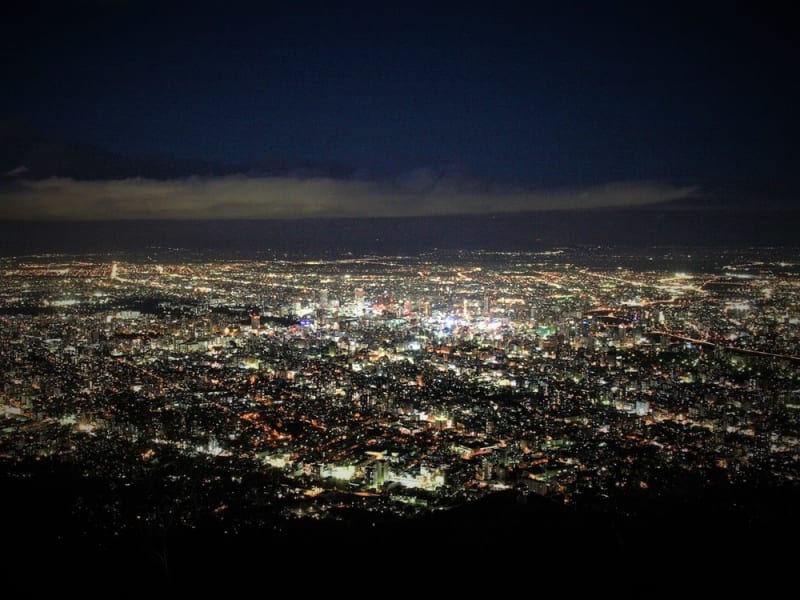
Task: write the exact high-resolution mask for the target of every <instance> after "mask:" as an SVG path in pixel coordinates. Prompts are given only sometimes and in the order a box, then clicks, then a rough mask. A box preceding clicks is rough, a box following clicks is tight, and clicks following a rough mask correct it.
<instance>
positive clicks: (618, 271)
mask: <svg viewBox="0 0 800 600" xmlns="http://www.w3.org/2000/svg"><path fill="white" fill-rule="evenodd" d="M652 254H653V256H649V257H648V256H644V257H643V256H640V255H638V254H634V253H631V254H626V253H625V252H617V251H613V250H611V249H606V248H583V249H581V248H577V249H576V248H561V249H554V250H550V251H542V252H532V253H489V252H456V253H446V252H440V253H435V252H434V253H429V254H423V255H420V256H414V257H388V256H368V257H363V258H352V257H348V258H338V259H328V260H308V259H302V258H297V259H288V258H286V259H264V260H252V261H250V260H248V261H231V260H226V261H205V260H185V257H182V256H181V254H180V253H179V252H167V251H162V252H161V256H159V257H157V258H147V259H141V258H139V259H135V258H132V257H129V258H125V257H117V258H111V257H106V256H97V255H95V256H81V257H75V256H38V257H26V258H20V259H4V260H3V262H2V265H1V267H0V277H2V292H1V293H2V295H1V296H0V302H2V318H1V319H0V356H1V357H2V364H3V365H4V367H3V369H2V385H1V386H0V411H2V414H3V417H4V418H3V421H2V424H3V427H2V430H1V431H2V435H1V437H0V443H1V444H2V445H1V446H0V452H2V460H3V463H5V465H6V469H7V470H11V471H13V472H14V473H15V474H16V475H18V476H24V475H25V473H26V465H31V464H33V465H35V464H39V463H40V462H41V461H42V460H50V461H56V462H59V463H69V464H72V465H75V466H77V468H79V470H80V472H81V473H82V474H83V476H85V477H100V478H103V479H105V480H108V481H110V482H113V486H114V489H124V488H125V487H131V486H132V487H135V486H137V485H139V484H140V483H141V482H142V481H145V480H147V479H148V477H151V476H153V475H156V474H157V475H158V477H159V478H160V479H161V480H162V482H163V485H165V486H166V487H167V488H168V489H170V490H172V491H171V494H174V495H175V496H177V497H184V496H186V495H187V494H191V496H192V498H193V503H192V504H191V506H190V505H186V506H182V505H181V506H176V507H173V509H174V510H175V511H176V514H175V516H176V519H177V521H178V523H179V525H180V526H181V527H187V528H193V527H197V526H198V525H199V524H201V523H204V522H205V521H207V520H209V519H212V520H218V521H219V522H223V523H225V524H226V525H225V526H226V527H229V528H230V529H231V531H236V529H237V528H238V527H242V526H243V525H245V526H251V525H252V524H253V523H254V522H257V521H258V519H259V516H258V515H260V514H263V513H266V514H268V515H269V518H268V519H267V520H268V521H269V522H272V520H273V519H274V518H276V516H278V517H279V518H280V519H288V520H291V519H297V518H311V519H328V518H332V519H336V518H339V517H338V515H339V513H341V512H342V511H345V510H351V509H356V510H363V511H368V512H374V513H384V514H395V515H403V516H409V517H410V516H414V515H420V514H424V513H426V512H430V511H439V510H443V509H448V508H451V507H454V506H458V505H462V504H464V503H467V502H469V501H471V500H475V499H479V498H482V497H484V496H486V495H489V494H491V493H493V492H497V491H502V490H506V491H509V490H510V491H513V492H514V493H516V494H518V495H519V497H520V498H521V499H524V498H525V497H526V496H528V495H532V494H533V495H540V496H545V497H548V498H551V499H554V500H555V501H556V502H558V503H564V504H573V503H578V504H580V503H581V502H584V501H590V500H591V501H593V502H594V501H597V500H598V499H602V498H613V497H614V496H615V495H617V494H618V493H619V492H620V490H626V489H639V490H651V491H652V492H653V493H656V494H657V493H658V492H659V490H662V489H667V488H668V487H669V486H670V485H671V484H672V483H671V480H670V477H671V474H672V473H674V472H676V471H681V470H684V471H688V472H691V473H693V474H694V475H696V476H697V477H698V478H699V480H700V481H701V482H702V481H705V482H707V483H718V482H733V483H735V482H751V483H752V482H756V483H757V482H760V481H772V482H783V483H786V482H795V481H796V480H797V477H798V474H800V464H798V459H797V457H798V455H800V454H799V453H798V444H800V391H799V389H800V385H798V383H799V382H798V376H799V375H800V372H799V371H798V369H797V365H798V361H800V327H799V326H798V323H800V304H798V302H797V292H798V287H800V275H798V268H797V264H796V263H792V262H787V261H786V260H784V259H781V258H769V256H774V254H770V253H769V252H758V251H750V252H745V251H736V252H734V251H729V252H719V253H716V254H714V253H711V254H709V255H708V256H706V257H696V258H695V259H694V260H695V264H696V265H697V266H698V267H699V269H698V270H697V271H696V272H673V271H669V270H667V269H666V268H665V266H664V265H665V264H668V263H669V260H670V254H669V253H668V252H667V253H664V252H658V251H654V252H653V253H652ZM678 258H680V254H679V253H678ZM673 262H674V257H673ZM177 465H181V466H180V467H178V466H177ZM198 472H203V473H204V476H203V477H198V476H197V473H198ZM150 499H151V500H153V502H154V503H157V502H159V501H161V497H160V496H157V495H156V496H153V498H150ZM609 502H613V501H609ZM72 510H73V511H75V512H76V517H77V518H81V517H87V515H81V514H80V513H81V511H89V512H90V513H91V514H92V515H93V517H92V518H93V519H94V526H95V527H103V528H109V530H114V531H124V530H126V529H127V528H131V527H137V526H139V523H140V522H141V521H142V520H148V519H155V518H158V506H157V505H156V504H154V505H152V506H147V505H144V506H137V507H131V506H126V505H125V501H124V494H121V495H115V496H114V497H113V498H110V499H105V501H104V502H98V503H94V502H90V501H89V499H82V502H80V503H77V504H76V505H75V506H73V507H72ZM254 520H255V521H254Z"/></svg>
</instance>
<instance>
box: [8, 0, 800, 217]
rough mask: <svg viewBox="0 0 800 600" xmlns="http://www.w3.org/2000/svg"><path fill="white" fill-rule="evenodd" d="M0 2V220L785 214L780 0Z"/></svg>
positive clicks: (790, 120)
mask: <svg viewBox="0 0 800 600" xmlns="http://www.w3.org/2000/svg"><path fill="white" fill-rule="evenodd" d="M184 8H185V7H183V6H182V5H181V4H180V3H170V4H169V5H168V6H165V7H161V6H157V5H155V4H153V3H137V4H136V5H130V4H127V3H105V2H78V3H72V4H70V5H66V6H63V5H57V4H54V3H47V2H45V3H39V4H37V5H34V6H32V7H29V6H17V7H13V8H11V9H9V12H8V15H7V16H8V18H7V19H4V25H3V34H4V35H3V39H4V41H3V42H2V51H3V55H4V56H5V57H6V59H7V64H6V69H5V71H4V74H3V76H2V77H3V80H4V88H5V89H6V90H7V93H6V94H4V97H3V98H2V99H0V142H2V143H0V219H21V218H22V219H32V220H39V219H68V220H84V219H89V220H94V219H133V218H137V219H141V218H181V219H219V218H303V217H386V216H426V215H447V214H483V213H488V214H495V213H506V212H515V211H522V212H528V211H540V210H572V211H574V210H583V209H595V208H609V207H614V208H621V207H626V206H630V207H641V206H650V205H654V206H658V207H663V208H664V209H665V210H671V209H675V208H677V209H680V210H693V209H697V208H712V209H724V210H730V209H736V210H739V209H747V210H752V209H759V208H762V207H767V208H777V209H780V210H787V209H788V210H794V209H795V208H796V207H797V203H796V199H797V194H796V192H797V185H796V182H795V181H794V178H793V176H792V173H793V170H794V168H795V167H796V165H797V162H798V153H797V149H796V143H795V140H796V139H797V134H798V133H800V132H798V123H797V119H796V118H795V117H794V111H795V109H794V106H796V104H797V100H798V96H799V94H798V86H797V78H796V77H795V76H794V75H793V70H792V69H791V65H792V63H793V57H794V54H795V43H794V42H793V41H792V39H791V35H790V34H791V32H790V31H789V29H788V25H787V22H788V21H785V20H783V19H782V15H781V13H780V12H775V11H773V12H770V11H762V12H761V14H751V13H749V12H747V11H746V10H744V9H740V10H730V11H728V12H727V13H725V14H717V13H713V12H712V11H711V10H710V9H699V10H698V9H696V8H693V9H692V10H691V11H689V10H688V9H686V8H684V7H682V6H680V5H670V6H669V7H652V8H648V10H644V9H642V8H637V7H631V6H626V5H625V3H614V4H612V5H610V6H605V7H595V6H587V5H584V4H582V3H575V4H570V5H568V6H566V7H562V8H553V7H542V6H540V5H535V6H528V7H526V8H524V9H508V10H491V11H483V12H475V11H466V10H464V11H460V12H458V13H448V12H445V11H443V10H430V9H429V10H427V11H425V12H422V11H418V10H415V7H413V6H409V7H405V8H403V9H396V10H393V9H388V8H385V9H379V8H374V7H373V8H372V9H370V10H366V11H357V10H355V9H354V8H353V7H347V8H341V9H328V8H326V9H320V10H317V11H314V10H304V11H301V10H299V9H295V8H287V7H280V8H276V7H274V6H258V5H252V4H248V3H233V4H232V5H231V4H228V5H225V6H223V5H221V4H217V5H214V4H204V5H203V6H202V7H199V8H197V9H196V10H192V11H186V10H184Z"/></svg>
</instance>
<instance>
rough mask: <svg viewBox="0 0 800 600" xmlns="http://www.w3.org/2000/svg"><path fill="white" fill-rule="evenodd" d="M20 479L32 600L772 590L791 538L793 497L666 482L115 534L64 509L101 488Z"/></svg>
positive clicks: (17, 511) (681, 478)
mask: <svg viewBox="0 0 800 600" xmlns="http://www.w3.org/2000/svg"><path fill="white" fill-rule="evenodd" d="M20 472H21V471H20V469H19V468H18V467H11V468H9V466H8V465H6V468H4V473H3V475H2V476H1V477H0V484H1V485H2V490H3V493H2V506H1V508H2V511H3V514H4V515H5V517H6V528H5V529H6V534H5V535H4V540H3V544H2V548H3V553H2V560H3V565H4V571H5V572H6V573H9V574H13V575H11V576H10V577H8V578H6V582H5V584H4V585H5V586H6V589H7V586H8V585H11V586H12V589H17V588H18V589H19V591H20V592H23V593H27V594H30V595H32V596H34V597H36V596H39V595H40V594H42V593H45V592H47V591H50V590H55V589H60V588H61V587H62V586H63V585H64V582H69V581H72V582H79V584H80V586H81V589H82V590H83V592H82V593H84V594H86V593H88V594H90V595H91V596H94V595H101V596H104V597H126V596H130V597H142V595H150V594H158V593H160V592H163V591H165V590H170V589H179V590H183V591H187V590H195V589H196V590H204V589H205V590H207V589H210V588H209V587H208V586H221V587H223V588H225V589H228V590H233V589H240V588H241V589H247V585H248V582H250V581H251V578H253V577H268V579H269V581H271V582H272V583H273V584H274V583H277V582H279V581H283V580H288V581H290V582H294V583H295V584H298V580H297V577H298V574H301V575H300V576H301V577H302V574H303V573H306V574H313V577H309V579H307V580H303V581H302V585H303V589H305V590H307V591H308V590H325V589H331V588H330V586H334V587H335V586H336V585H341V583H336V578H337V577H344V578H345V580H347V579H349V578H351V577H353V576H354V575H353V574H354V573H355V574H359V573H360V574H361V575H360V577H361V579H360V581H362V583H365V582H367V581H373V580H374V581H381V580H383V579H384V578H385V577H386V576H388V574H389V573H392V572H398V570H399V572H406V573H409V572H410V571H414V570H423V571H432V572H434V573H450V575H449V577H450V579H449V580H447V579H446V580H444V581H443V582H440V583H441V584H442V585H444V586H447V585H456V584H457V583H458V582H460V584H461V585H464V584H465V583H466V582H468V581H470V580H471V579H470V578H472V577H477V582H483V583H484V584H485V583H486V582H487V581H488V582H490V583H491V582H494V583H502V582H505V583H506V584H510V582H512V581H514V578H515V577H519V576H521V575H522V574H523V573H525V570H526V569H531V568H535V569H537V570H539V571H540V572H550V573H552V572H556V571H557V570H562V569H565V568H566V569H570V570H573V569H580V570H581V572H584V571H585V570H587V569H588V570H591V571H592V572H595V569H611V570H617V569H622V570H623V571H625V572H628V573H629V574H635V573H637V572H639V571H638V570H640V569H646V570H651V571H652V570H653V569H657V570H659V571H661V570H664V569H666V570H684V569H687V568H695V569H699V570H698V574H699V575H700V576H701V577H703V576H704V574H708V572H707V571H706V570H707V569H708V568H710V567H709V566H708V565H710V564H712V563H713V562H716V561H720V560H721V561H723V562H726V563H728V564H736V565H740V566H741V568H743V569H744V568H745V567H744V565H746V570H744V571H743V572H742V573H741V574H740V575H739V577H740V579H739V581H745V580H747V581H750V578H751V577H755V576H756V574H760V573H762V572H769V573H770V574H771V577H773V579H772V581H774V577H780V576H781V575H780V573H783V576H786V575H787V573H788V572H791V571H790V570H789V571H787V570H786V569H787V568H788V567H790V565H791V563H792V561H793V560H794V558H793V554H792V553H791V552H788V553H787V552H786V550H785V549H786V548H792V547H793V546H794V544H795V543H796V540H797V539H798V534H800V489H798V488H797V487H796V486H794V487H792V486H785V485H781V486H778V485H771V484H769V483H763V484H753V485H735V486H730V485H726V484H717V485H712V486H707V485H701V484H700V483H699V482H697V481H694V480H693V479H692V477H691V476H689V475H686V474H679V473H676V474H675V477H674V479H673V481H674V484H675V487H674V488H673V489H672V490H671V491H670V492H669V493H667V494H661V495H658V494H654V493H650V492H646V491H642V492H641V493H636V494H621V495H620V496H619V497H616V498H605V499H598V500H596V501H594V502H585V503H583V504H582V505H581V506H579V507H576V506H564V505H562V504H558V503H556V502H555V501H553V500H551V499H548V498H543V497H540V496H536V495H533V494H531V495H520V494H518V493H516V492H510V491H509V492H499V493H497V494H493V495H490V496H488V497H486V498H484V499H481V500H478V501H474V502H469V503H467V504H465V505H463V506H461V507H457V508H454V509H452V510H449V511H442V512H438V513H433V514H428V515H426V516H423V517H419V518H411V519H402V518H398V517H391V516H386V515H381V516H376V515H375V514H371V513H366V512H362V511H358V510H352V509H348V510H343V511H342V512H341V514H339V515H338V516H337V518H336V519H330V520H322V521H314V520H309V519H296V520H284V519H280V518H277V517H274V518H272V520H271V521H270V518H269V517H265V515H261V524H260V525H253V526H249V527H244V528H241V527H240V528H239V531H238V533H236V534H232V533H230V532H229V531H227V530H226V527H227V526H226V525H225V524H224V523H223V522H209V523H207V524H206V525H203V526H201V527H199V528H195V529H182V528H181V527H179V526H177V525H174V524H170V523H169V522H167V521H165V522H164V524H163V527H155V528H154V527H152V526H144V525H143V526H142V528H141V530H139V531H133V532H131V531H129V532H127V533H124V534H122V535H116V534H115V533H114V532H110V531H106V530H103V529H101V527H100V526H99V525H98V524H97V523H93V522H91V518H86V516H85V515H91V512H92V511H91V508H90V510H88V511H86V510H83V512H82V513H81V514H82V515H83V516H82V517H76V513H75V508H76V503H81V502H83V503H86V502H89V503H91V499H92V498H95V497H102V496H103V494H104V490H105V488H107V487H108V482H106V481H103V480H98V479H87V478H83V477H81V476H80V475H79V474H78V473H77V472H76V471H75V470H74V469H72V468H71V467H69V466H64V465H55V464H43V465H40V467H38V470H36V469H34V470H31V469H26V470H25V472H26V473H27V474H26V476H24V477H20V475H19V474H20ZM139 500H140V501H142V502H147V501H148V500H149V499H148V498H146V497H142V498H139ZM84 508H85V507H84ZM453 561H455V563H457V564H463V565H465V566H467V567H468V569H474V570H476V571H477V572H476V573H471V572H470V573H456V572H453V571H452V570H451V569H450V568H449V567H447V565H450V564H452V563H453ZM692 565H693V566H692ZM702 565H707V566H705V567H702ZM515 573H516V575H515ZM408 576H412V575H408ZM759 576H760V575H759ZM448 581H449V583H448Z"/></svg>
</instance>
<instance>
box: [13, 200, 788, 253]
mask: <svg viewBox="0 0 800 600" xmlns="http://www.w3.org/2000/svg"><path fill="white" fill-rule="evenodd" d="M799 227H800V212H797V211H765V212H753V211H735V212H724V211H718V210H685V211H684V210H674V209H673V210H655V209H648V210H598V211H582V212H575V211H553V212H540V213H526V214H513V215H511V214H504V215H495V216H485V215H481V216H443V217H415V218H383V219H306V220H257V221H255V220H254V221H249V220H226V221H82V222H32V221H31V222H15V221H3V222H0V256H20V255H28V254H39V253H95V252H101V253H107V252H147V250H148V248H152V247H158V248H180V249H184V250H189V251H195V252H198V253H206V252H213V253H214V254H215V255H223V256H254V255H258V254H259V253H264V252H276V253H281V252H289V253H297V252H301V253H305V254H311V255H338V254H342V253H348V252H349V253H353V254H355V255H362V254H372V253H379V254H403V253H410V254H413V253H419V252H425V251H429V250H433V249H456V248H457V249H464V250H496V251H531V250H537V249H542V248H546V247H552V246H566V245H582V244H600V245H615V246H619V245H625V246H634V247H652V246H656V245H657V246H674V247H712V246H727V247H749V246H759V247H763V246H787V245H796V244H797V242H798V235H797V231H798V228H799Z"/></svg>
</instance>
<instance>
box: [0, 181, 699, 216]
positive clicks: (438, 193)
mask: <svg viewBox="0 0 800 600" xmlns="http://www.w3.org/2000/svg"><path fill="white" fill-rule="evenodd" d="M697 192H698V190H697V188H695V187H677V186H673V185H669V184H665V183H658V182H634V183H631V182H615V183H608V184H603V185H598V186H590V187H582V188H560V189H555V190H538V191H537V190H534V191H530V190H521V189H509V188H502V189H501V188H498V187H496V186H487V185H483V184H477V183H465V182H463V181H457V180H451V179H448V178H445V177H442V178H436V177H427V176H425V174H421V176H413V177H409V178H406V179H404V180H401V181H397V182H393V183H383V182H375V181H359V180H338V179H329V178H309V179H298V178H291V177H246V176H243V175H236V176H227V177H207V178H199V177H188V178H183V179H173V180H155V179H143V178H131V179H119V180H108V181H82V180H75V179H70V178H63V177H52V178H49V179H42V180H35V181H34V180H20V179H17V180H12V181H7V182H6V183H5V184H4V185H3V186H2V187H0V219H12V220H14V219H17V220H19V219H26V220H116V219H119V220H124V219H286V218H315V217H317V218H321V217H410V216H426V215H448V214H489V213H508V212H521V211H537V210H539V211H541V210H568V209H572V210H575V209H593V208H606V207H634V206H643V205H648V204H656V203H663V202H669V201H673V200H679V199H686V198H690V197H692V196H694V195H696V194H697Z"/></svg>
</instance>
